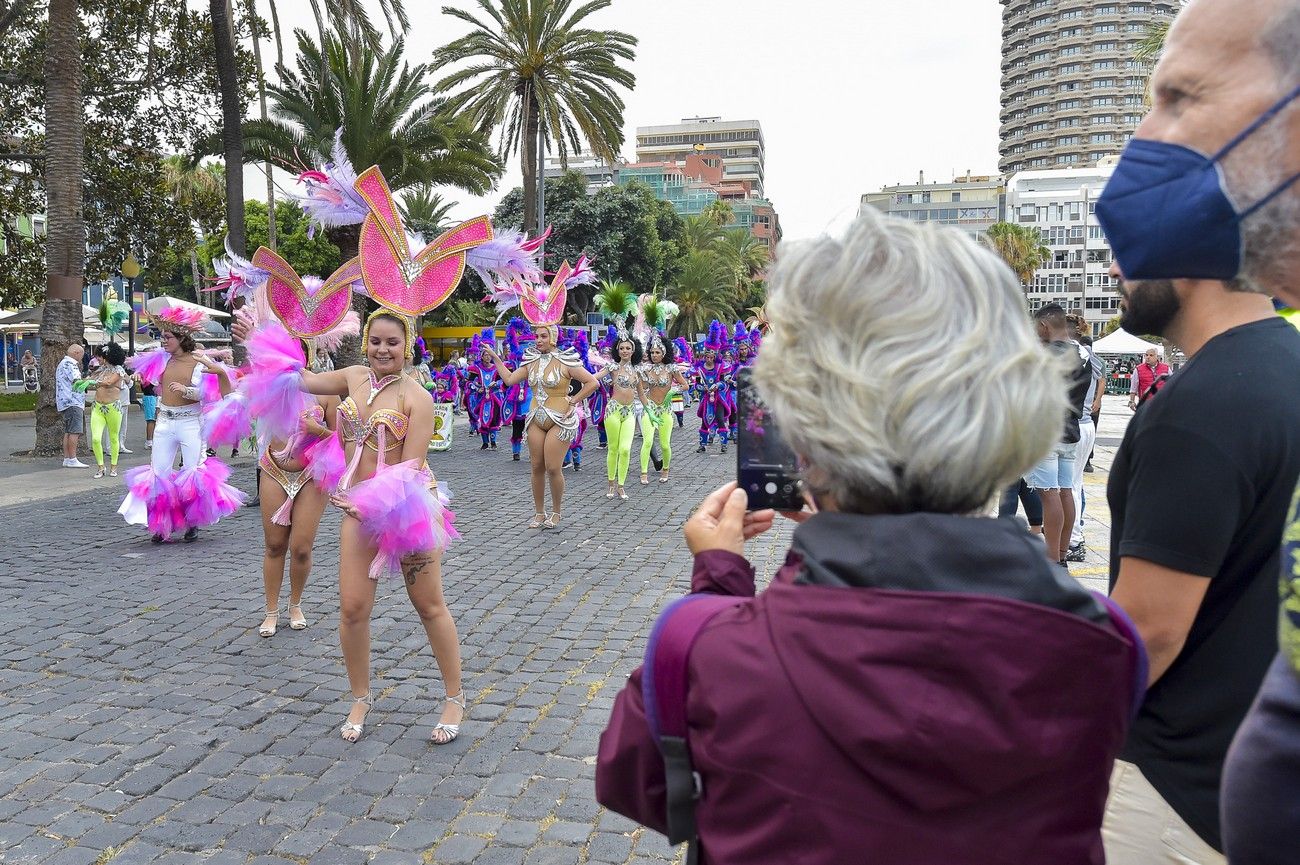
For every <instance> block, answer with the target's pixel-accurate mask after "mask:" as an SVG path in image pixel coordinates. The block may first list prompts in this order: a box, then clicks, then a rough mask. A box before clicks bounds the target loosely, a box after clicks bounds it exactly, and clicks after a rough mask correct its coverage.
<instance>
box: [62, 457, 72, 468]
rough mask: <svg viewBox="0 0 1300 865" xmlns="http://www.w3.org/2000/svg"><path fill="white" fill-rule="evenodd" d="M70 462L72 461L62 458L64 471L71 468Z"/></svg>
mask: <svg viewBox="0 0 1300 865" xmlns="http://www.w3.org/2000/svg"><path fill="white" fill-rule="evenodd" d="M71 462H72V460H70V459H68V458H67V457H64V458H63V467H64V468H65V469H66V468H71V465H70V463H71Z"/></svg>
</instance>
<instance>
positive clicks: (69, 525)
mask: <svg viewBox="0 0 1300 865" xmlns="http://www.w3.org/2000/svg"><path fill="white" fill-rule="evenodd" d="M1123 399H1124V398H1122V397H1108V398H1107V407H1106V410H1105V412H1106V413H1104V414H1103V421H1102V436H1103V438H1114V437H1117V436H1120V435H1122V432H1123V429H1122V424H1121V421H1122V422H1127V417H1128V412H1127V410H1126V409H1125V408H1124V407H1123ZM133 409H134V407H133ZM1107 414H1109V418H1108V416H1107ZM1108 420H1109V421H1110V425H1108V424H1107V421H1108ZM30 424H31V420H30V419H26V420H24V419H17V418H15V419H3V420H0V444H2V445H3V446H4V450H5V454H6V456H7V455H8V454H9V453H10V452H12V451H14V450H17V449H19V448H20V447H24V446H28V447H29V446H30ZM696 424H697V421H696V419H695V418H694V417H693V415H691V414H690V413H688V414H687V417H686V427H685V428H684V429H679V430H676V431H675V433H674V436H673V440H674V446H675V450H674V458H675V459H674V464H673V472H672V476H673V479H672V482H671V483H670V484H668V485H660V484H658V483H653V482H652V483H651V484H650V485H649V486H641V485H640V484H639V483H638V482H637V474H636V458H635V456H636V450H635V449H634V459H633V474H632V475H630V476H629V483H628V494H629V496H630V499H629V501H627V502H619V501H618V500H617V499H615V500H612V501H611V500H607V499H605V498H604V492H605V456H606V452H605V451H602V450H598V449H596V447H595V442H596V436H595V432H594V431H589V432H588V434H587V439H586V441H587V448H586V450H585V453H584V462H583V468H582V471H581V472H580V473H577V474H573V473H571V472H567V471H566V473H565V477H566V480H567V482H568V490H567V492H566V497H565V502H564V519H563V522H562V527H561V528H560V529H558V530H555V531H528V530H526V529H525V528H524V525H525V523H526V522H527V521H528V519H529V518H530V516H531V515H532V511H533V508H532V503H531V500H530V498H529V496H528V493H527V483H528V480H527V478H528V463H527V462H519V463H514V462H512V461H511V460H510V453H509V445H508V443H507V442H506V440H505V438H504V437H503V439H502V446H501V450H498V451H480V450H478V441H477V439H472V438H470V437H469V436H467V435H465V433H466V432H467V430H466V429H465V428H464V426H463V425H462V426H461V427H460V429H458V430H457V441H456V442H455V444H454V445H453V448H452V451H451V452H449V453H445V454H436V455H433V456H432V459H431V464H432V466H433V468H434V470H435V471H436V472H437V474H438V476H439V479H441V480H445V481H447V482H448V483H449V484H450V485H451V488H452V491H453V493H454V494H455V499H454V501H453V507H454V509H455V510H456V511H457V514H458V519H457V525H458V528H459V529H460V531H461V533H462V534H463V536H464V539H463V540H462V541H460V542H458V543H456V544H455V545H454V546H453V547H452V550H451V552H450V553H449V554H448V555H447V556H446V559H445V562H444V585H445V587H446V592H447V596H448V600H449V603H450V606H451V609H452V612H453V613H454V614H455V616H456V620H457V625H458V628H459V630H460V635H461V645H462V651H463V655H464V667H465V678H466V690H467V691H468V693H469V697H470V701H471V707H470V711H469V715H468V717H467V719H466V722H465V724H464V727H463V730H462V733H461V736H460V738H459V739H457V740H456V741H455V742H453V743H452V744H450V745H446V746H435V745H433V744H431V743H430V742H429V732H430V730H431V729H432V727H433V724H434V723H435V721H436V719H437V715H438V712H439V710H440V707H441V698H442V695H443V690H442V686H441V683H440V681H439V680H438V676H437V668H436V666H435V665H434V663H433V659H432V657H431V655H430V652H429V649H428V645H427V642H426V639H425V636H424V634H423V632H422V630H421V628H420V624H419V621H418V618H417V617H416V616H415V614H414V613H413V612H412V610H411V608H410V606H409V602H408V601H407V599H406V596H405V592H404V591H403V590H402V588H401V586H400V585H398V584H396V583H384V584H382V585H381V586H380V591H379V600H378V601H377V604H376V609H375V615H374V619H373V625H372V638H373V691H374V693H375V694H376V696H377V701H376V705H375V707H374V709H373V710H371V712H370V715H369V717H368V719H367V722H366V729H365V734H364V736H363V738H362V739H361V741H359V742H357V743H356V744H348V743H347V742H344V741H343V740H342V739H341V738H340V737H339V734H338V727H339V725H340V723H341V722H342V721H343V718H344V716H345V714H346V712H347V709H348V702H347V700H346V695H347V683H346V679H345V676H344V671H343V665H342V661H341V658H340V655H339V649H338V643H337V635H336V622H337V616H338V590H337V586H336V575H337V556H338V548H337V531H336V530H337V526H338V520H339V518H338V515H337V513H336V512H334V511H333V510H330V511H328V512H327V513H326V516H325V519H324V521H323V523H322V526H321V530H320V533H319V536H318V539H317V543H316V550H315V555H316V564H315V570H314V572H313V577H312V581H311V582H310V583H309V584H308V587H307V591H306V594H305V600H304V610H305V613H306V616H307V617H308V619H309V620H310V621H311V623H312V624H311V627H310V628H309V629H308V630H306V631H302V632H294V631H290V630H289V629H288V628H287V627H285V626H284V624H283V620H282V627H281V629H280V631H279V632H278V633H277V634H276V635H275V636H274V637H273V638H270V639H263V638H259V637H258V635H257V626H258V625H259V624H260V622H261V619H262V612H261V611H262V608H263V603H262V586H261V573H260V568H261V553H262V534H261V526H260V519H259V516H258V514H257V512H256V511H255V510H252V509H246V510H244V511H242V512H240V513H239V514H237V515H236V516H235V517H233V518H231V519H228V520H225V521H223V522H222V523H220V524H219V525H218V526H217V527H215V528H213V529H209V530H204V531H203V532H201V534H200V538H199V540H198V541H197V542H196V543H194V544H188V545H186V544H171V545H167V546H163V547H157V546H153V545H151V544H150V543H149V539H148V536H147V534H146V533H145V532H144V531H143V530H139V529H136V528H132V527H128V526H126V525H124V524H123V522H122V520H121V518H120V517H118V516H117V514H116V513H115V511H116V508H117V505H118V503H119V501H120V499H121V495H122V488H121V485H120V482H110V481H109V480H107V479H105V480H103V481H93V480H92V479H91V478H90V472H91V470H86V469H83V470H77V471H72V470H67V469H61V468H58V467H57V463H56V462H55V461H50V460H45V461H34V460H29V459H13V458H10V459H6V460H5V461H2V462H0V521H2V522H3V525H4V533H5V537H6V539H7V540H6V543H5V544H4V547H3V552H0V561H2V564H3V568H2V569H0V589H2V590H3V592H4V595H5V597H6V598H8V599H9V602H8V603H6V604H5V605H4V606H3V607H0V633H2V634H3V636H0V692H2V693H4V695H5V697H6V699H5V700H4V701H3V704H0V722H2V723H3V726H4V729H5V735H4V737H3V739H0V862H4V863H19V862H23V863H50V865H106V863H108V862H110V861H111V862H113V863H116V865H128V863H130V865H134V863H144V862H166V863H188V862H195V863H197V862H207V863H213V865H226V863H258V865H262V863H289V862H297V863H307V862H310V863H320V865H334V863H343V865H346V863H358V865H359V863H363V862H373V863H382V865H397V863H410V865H417V863H448V865H450V863H462V862H474V863H479V865H508V863H527V865H543V863H546V865H563V863H589V862H590V863H649V862H664V861H672V860H673V858H674V856H675V855H676V851H675V850H673V849H672V848H671V847H669V845H668V844H667V842H666V841H665V840H664V839H663V838H662V837H661V836H659V835H657V834H655V833H654V832H651V831H649V830H645V829H642V828H639V827H637V826H636V825H635V824H633V823H631V822H630V821H628V820H626V819H623V818H622V817H619V816H617V815H614V814H611V813H609V812H606V811H605V810H604V809H602V808H600V807H599V806H598V805H597V804H596V802H595V799H594V791H593V788H592V778H593V774H594V755H595V753H596V746H597V741H598V738H599V735H600V732H601V730H602V729H603V727H604V724H605V722H606V720H607V719H608V715H609V710H610V707H611V705H612V702H613V699H614V696H615V695H616V693H617V692H618V690H619V689H620V688H621V687H622V686H623V683H624V680H625V677H626V675H627V674H628V672H629V671H631V670H632V669H633V668H634V667H635V666H637V665H638V664H639V663H640V658H641V654H642V651H643V649H644V644H645V637H646V635H647V633H648V629H649V626H650V623H651V622H652V621H653V618H654V616H655V615H656V613H657V612H658V611H659V610H660V609H662V608H663V606H664V605H665V604H666V603H667V602H668V601H669V600H671V599H672V598H674V597H676V596H678V595H680V594H682V593H684V592H685V591H686V590H687V589H688V586H689V565H690V557H689V554H688V552H687V550H686V548H685V544H684V542H683V541H682V538H681V532H680V527H681V524H682V523H683V521H684V520H685V519H686V518H687V516H688V515H689V514H690V512H691V510H692V508H693V507H694V506H695V505H696V504H697V503H698V502H699V500H700V499H701V498H702V497H703V496H704V495H705V494H706V493H708V492H709V491H711V490H712V489H714V488H715V487H716V486H718V485H720V484H721V483H724V482H725V481H727V480H729V479H730V478H731V477H733V475H734V455H732V454H729V455H727V456H722V455H719V454H718V453H717V452H716V446H715V448H714V449H713V451H712V452H711V453H709V454H704V455H700V454H696V453H694V450H695V445H696V436H695V426H696ZM142 434H143V422H142V421H141V420H140V417H139V414H138V411H135V410H133V417H132V418H131V435H130V441H129V444H130V446H131V447H132V448H134V449H135V450H136V454H135V456H134V457H128V458H124V459H123V467H126V466H129V465H133V464H138V463H140V462H143V461H144V460H145V459H147V452H146V451H145V450H144V448H143V441H142ZM639 446H640V442H639V441H638V442H637V444H636V448H639ZM1113 453H1114V448H1113V447H1099V448H1098V450H1097V460H1096V463H1097V466H1098V471H1097V472H1096V473H1095V474H1089V475H1086V478H1087V484H1086V490H1087V494H1088V496H1089V500H1090V502H1091V503H1092V504H1090V505H1089V515H1090V516H1092V517H1094V521H1093V522H1091V523H1090V524H1089V532H1088V546H1089V550H1090V551H1089V556H1088V561H1087V562H1085V563H1083V564H1082V565H1074V566H1072V572H1073V573H1075V575H1076V576H1077V577H1078V578H1079V579H1080V580H1081V581H1082V582H1083V583H1084V584H1085V585H1087V586H1088V587H1090V588H1102V587H1104V586H1105V573H1106V571H1105V561H1106V559H1105V555H1106V542H1107V533H1108V531H1109V515H1108V513H1107V512H1106V511H1105V507H1104V505H1105V499H1104V488H1105V478H1106V468H1107V467H1109V465H1110V461H1111V458H1112V456H1113ZM235 466H236V470H235V474H234V478H233V481H234V483H236V484H237V485H238V486H240V487H241V488H242V489H245V490H248V489H250V488H251V485H252V474H253V472H252V462H251V460H250V459H249V458H248V457H243V458H242V459H240V460H237V461H236V462H235ZM652 477H653V475H652ZM791 527H792V525H791V524H790V523H788V522H784V521H779V522H778V526H777V529H776V530H774V531H773V532H772V533H770V534H769V535H767V536H764V537H763V538H760V539H759V540H757V541H755V542H753V543H751V545H750V548H749V555H750V557H751V560H752V561H753V562H754V564H755V565H756V567H757V569H758V572H759V574H760V578H761V579H762V580H766V579H768V578H770V576H771V575H772V573H773V572H774V571H775V570H776V568H777V567H779V565H780V564H781V562H782V561H783V557H784V553H785V549H786V547H787V545H788V543H789V538H790V530H791Z"/></svg>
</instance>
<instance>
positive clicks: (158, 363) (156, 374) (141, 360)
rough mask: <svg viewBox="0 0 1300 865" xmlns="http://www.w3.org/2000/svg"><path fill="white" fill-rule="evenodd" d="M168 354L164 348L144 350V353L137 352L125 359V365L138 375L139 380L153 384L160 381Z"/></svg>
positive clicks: (155, 384)
mask: <svg viewBox="0 0 1300 865" xmlns="http://www.w3.org/2000/svg"><path fill="white" fill-rule="evenodd" d="M168 357H170V355H168V354H167V350H166V349H162V348H155V349H154V350H153V351H146V352H145V353H144V354H137V355H135V356H134V357H128V358H127V359H126V365H127V366H128V367H129V368H130V370H131V371H132V372H134V373H135V374H136V375H138V376H140V380H141V381H142V382H144V383H145V384H147V385H154V386H157V384H158V383H159V382H160V381H162V375H163V370H164V369H166V368H167V359H168Z"/></svg>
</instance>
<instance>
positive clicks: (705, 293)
mask: <svg viewBox="0 0 1300 865" xmlns="http://www.w3.org/2000/svg"><path fill="white" fill-rule="evenodd" d="M667 299H668V300H671V301H672V302H673V303H675V304H677V306H678V309H679V311H678V313H677V318H675V319H673V323H672V325H671V331H672V335H673V336H686V337H688V338H689V337H691V336H693V335H694V334H697V333H703V332H705V331H706V330H708V329H709V323H710V322H712V321H713V320H714V319H715V318H716V319H718V320H719V321H730V320H731V319H733V318H735V315H736V309H735V303H734V299H733V297H732V284H731V272H730V271H729V270H728V269H727V266H726V265H725V264H724V263H723V262H722V260H721V259H720V258H718V256H717V255H715V254H713V253H711V252H703V251H700V250H696V251H693V252H691V253H689V254H688V255H687V256H686V260H685V262H684V263H683V265H682V272H681V274H680V275H679V276H678V277H677V282H676V284H675V285H674V286H673V287H672V288H669V289H668V291H667Z"/></svg>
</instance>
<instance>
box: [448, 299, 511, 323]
mask: <svg viewBox="0 0 1300 865" xmlns="http://www.w3.org/2000/svg"><path fill="white" fill-rule="evenodd" d="M432 320H433V321H435V322H437V323H438V324H440V325H443V326H445V327H486V326H487V325H490V324H492V323H493V322H494V321H496V308H495V307H492V306H488V305H487V304H484V303H480V302H479V301H475V300H469V299H467V298H463V297H460V298H456V299H454V300H452V301H450V302H449V303H446V304H444V305H443V306H441V307H439V308H438V309H436V310H434V312H433V316H432Z"/></svg>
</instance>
